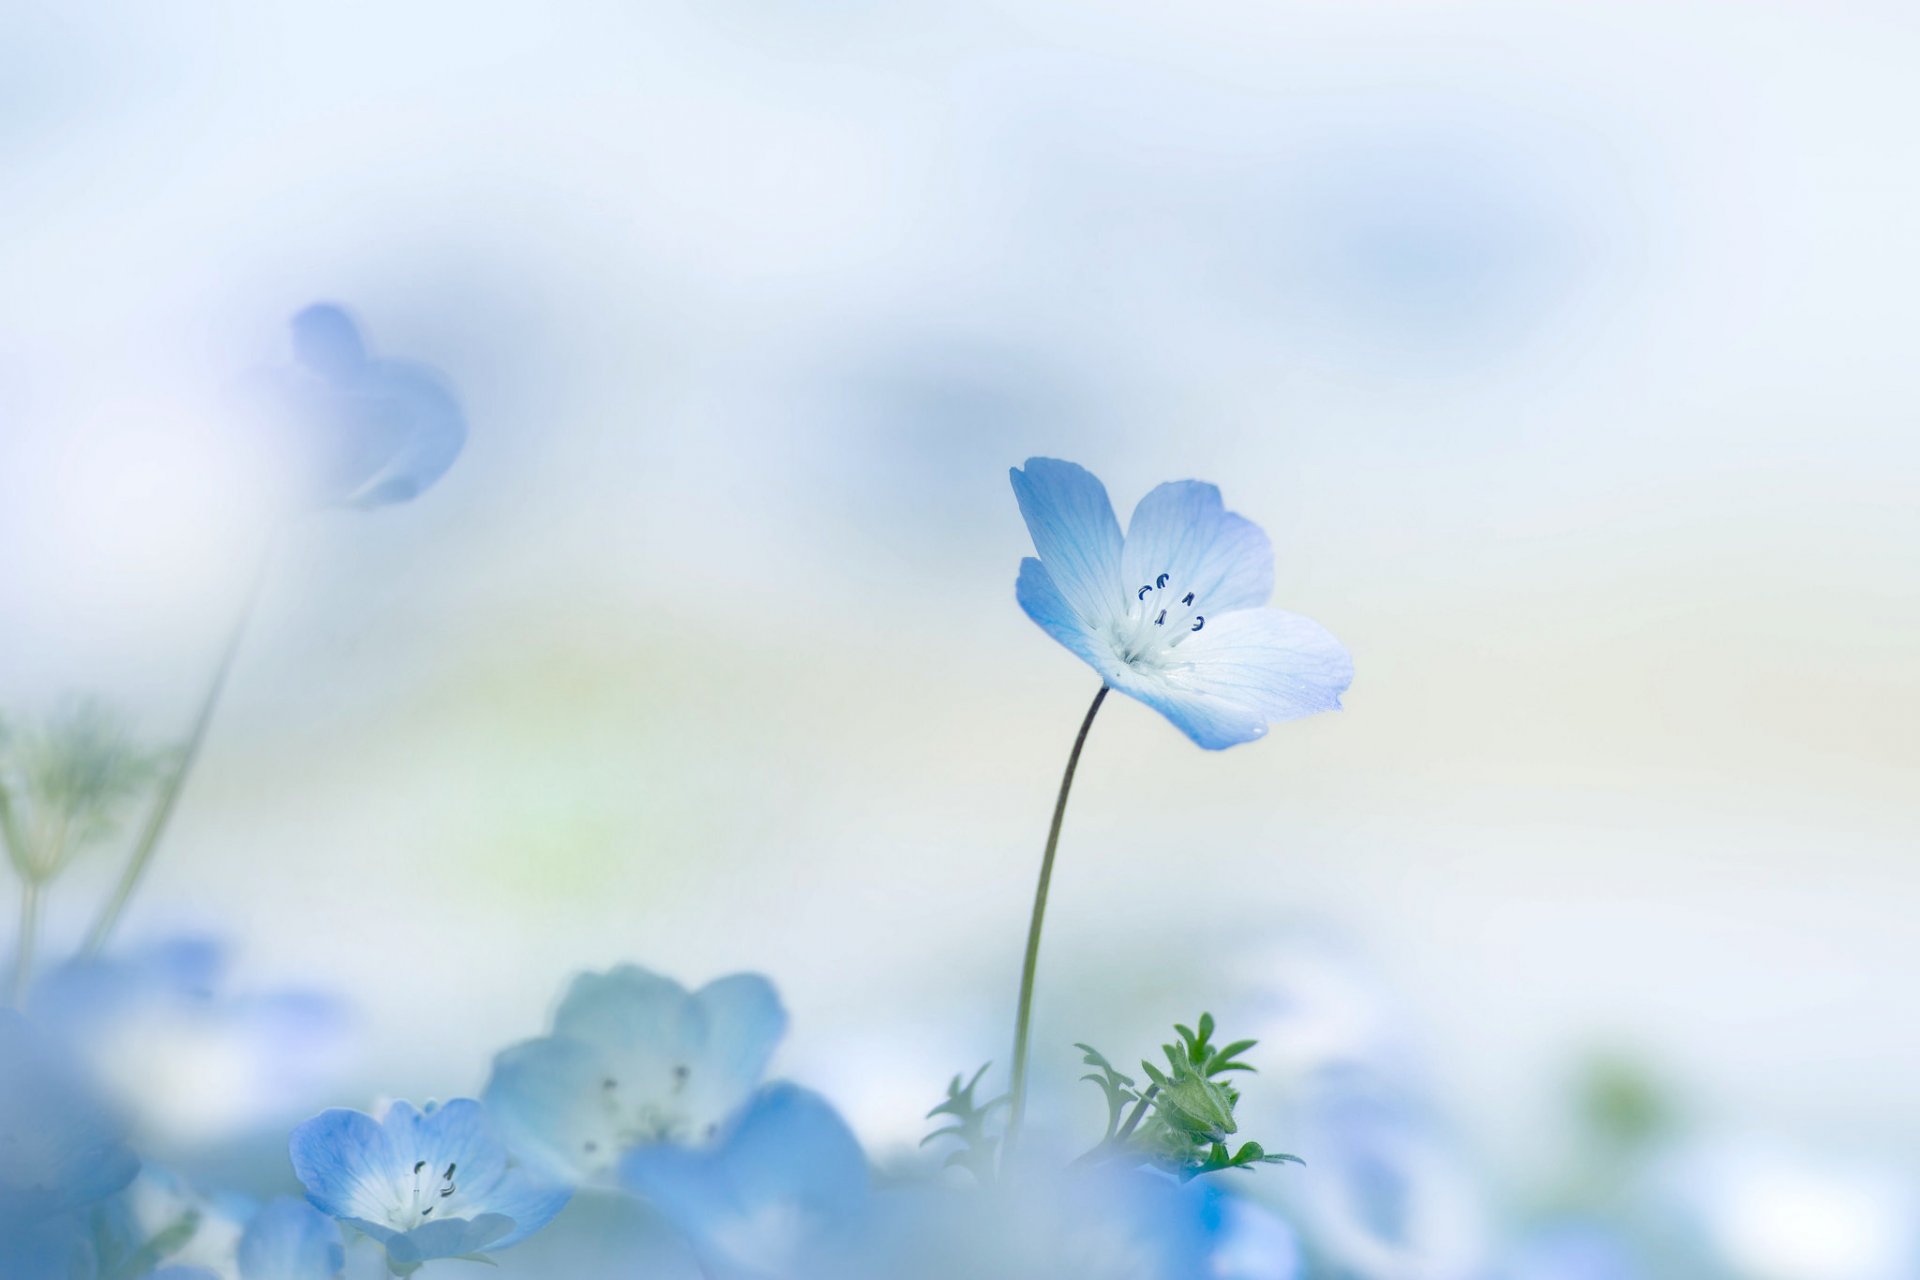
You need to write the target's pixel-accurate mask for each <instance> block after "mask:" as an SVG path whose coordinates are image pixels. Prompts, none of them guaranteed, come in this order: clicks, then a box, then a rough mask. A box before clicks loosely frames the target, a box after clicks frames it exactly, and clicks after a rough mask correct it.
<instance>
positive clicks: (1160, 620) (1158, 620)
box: [1153, 609, 1167, 627]
mask: <svg viewBox="0 0 1920 1280" xmlns="http://www.w3.org/2000/svg"><path fill="white" fill-rule="evenodd" d="M1166 620H1167V611H1166V610H1165V609H1162V610H1161V611H1160V616H1159V617H1157V618H1155V619H1154V620H1153V625H1154V626H1156V627H1157V626H1161V625H1162V624H1164V623H1165V622H1166Z"/></svg>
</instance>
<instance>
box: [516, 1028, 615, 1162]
mask: <svg viewBox="0 0 1920 1280" xmlns="http://www.w3.org/2000/svg"><path fill="white" fill-rule="evenodd" d="M606 1075H607V1072H606V1068H605V1066H604V1065H603V1056H602V1051H601V1050H599V1049H596V1048H594V1047H593V1046H592V1045H588V1044H583V1043H581V1042H580V1041H578V1040H573V1039H569V1038H567V1037H564V1036H549V1037H547V1038H546V1039H543V1040H529V1041H527V1042H526V1043H524V1044H517V1045H514V1046H512V1047H511V1048H508V1049H503V1050H501V1051H500V1053H499V1054H498V1055H497V1056H496V1057H495V1058H494V1060H493V1075H492V1077H491V1078H490V1079H488V1081H487V1088H486V1093H485V1095H484V1101H485V1102H486V1106H487V1110H488V1111H489V1112H491V1113H492V1114H493V1118H494V1122H495V1123H496V1124H497V1125H498V1126H499V1127H500V1132H501V1135H502V1136H503V1137H504V1138H505V1139H506V1142H507V1146H508V1148H509V1149H510V1150H511V1151H512V1152H513V1153H514V1154H515V1155H516V1156H518V1157H519V1158H520V1159H522V1160H524V1161H526V1162H527V1163H529V1164H530V1165H532V1166H534V1167H535V1168H537V1169H539V1170H540V1172H541V1173H542V1174H544V1175H546V1176H548V1177H551V1178H564V1179H575V1180H577V1179H582V1178H588V1177H591V1176H593V1175H594V1174H595V1173H598V1172H602V1171H604V1170H605V1169H607V1168H610V1167H612V1162H613V1159H614V1157H615V1156H617V1155H618V1154H619V1153H618V1152H617V1151H615V1150H614V1149H613V1147H614V1141H615V1139H614V1137H613V1124H612V1121H611V1119H610V1117H609V1115H608V1111H607V1106H606V1100H605V1099H604V1098H603V1097H602V1096H601V1090H602V1081H603V1080H605V1079H606Z"/></svg>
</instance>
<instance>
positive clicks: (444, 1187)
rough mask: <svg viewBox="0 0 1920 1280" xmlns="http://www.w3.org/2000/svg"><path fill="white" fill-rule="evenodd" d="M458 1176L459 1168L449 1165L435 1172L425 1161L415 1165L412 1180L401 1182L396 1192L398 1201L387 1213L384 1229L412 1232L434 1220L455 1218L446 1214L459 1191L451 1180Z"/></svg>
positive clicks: (407, 1179)
mask: <svg viewBox="0 0 1920 1280" xmlns="http://www.w3.org/2000/svg"><path fill="white" fill-rule="evenodd" d="M458 1172H459V1166H458V1165H457V1164H454V1163H452V1162H451V1161H449V1162H448V1164H447V1167H446V1168H444V1169H435V1168H434V1167H433V1166H432V1165H430V1164H428V1163H427V1162H426V1161H425V1160H416V1161H414V1162H413V1171H412V1176H411V1178H406V1179H402V1180H401V1182H400V1185H399V1186H398V1187H396V1188H395V1190H396V1191H397V1192H398V1197H397V1199H396V1200H395V1202H394V1205H393V1207H392V1208H390V1209H388V1210H387V1225H388V1226H390V1227H392V1228H393V1229H394V1230H395V1231H411V1230H413V1229H414V1228H415V1227H417V1226H420V1225H422V1224H424V1223H427V1222H431V1221H432V1220H433V1219H434V1218H435V1217H441V1218H451V1217H457V1216H458V1215H457V1214H455V1213H452V1212H449V1210H448V1205H447V1202H448V1201H449V1200H451V1199H452V1198H453V1194H454V1193H455V1192H456V1191H458V1190H459V1189H460V1187H459V1184H457V1183H456V1182H454V1180H453V1177H454V1174H456V1173H458Z"/></svg>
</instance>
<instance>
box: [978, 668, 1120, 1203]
mask: <svg viewBox="0 0 1920 1280" xmlns="http://www.w3.org/2000/svg"><path fill="white" fill-rule="evenodd" d="M1109 692H1110V690H1109V689H1108V688H1107V686H1106V685H1104V684H1103V685H1101V686H1100V692H1098V693H1096V694H1094V695H1093V705H1092V706H1090V707H1088V708H1087V718H1086V719H1084V720H1082V721H1081V722H1080V732H1079V734H1078V735H1077V736H1076V737H1075V738H1074V740H1073V750H1072V751H1071V752H1070V753H1069V754H1068V755H1067V770H1066V773H1065V774H1063V775H1062V776H1061V778H1060V795H1059V798H1058V799H1056V800H1055V801H1054V802H1053V825H1052V826H1051V827H1049V828H1048V829H1047V851H1046V852H1045V853H1044V854H1042V855H1041V857H1040V883H1039V884H1038V885H1037V886H1036V887H1035V889H1034V891H1033V920H1032V922H1031V923H1030V924H1028V926H1027V957H1026V961H1025V963H1024V964H1023V965H1022V966H1021V969H1020V1008H1019V1011H1018V1012H1017V1013H1016V1014H1015V1015H1014V1020H1013V1083H1012V1085H1011V1086H1010V1088H1009V1089H1008V1095H1007V1096H1008V1106H1007V1136H1006V1138H1005V1140H1004V1142H1003V1143H1002V1146H1001V1167H1002V1168H1005V1167H1006V1164H1007V1162H1008V1161H1009V1160H1011V1158H1012V1156H1013V1149H1014V1144H1015V1143H1016V1142H1017V1141H1018V1140H1019V1138H1020V1124H1021V1121H1023V1120H1024V1119H1025V1118H1026V1114H1027V1039H1028V1036H1029V1034H1030V1033H1031V1031H1032V1024H1033V976H1034V972H1035V970H1037V969H1038V968H1039V966H1040V930H1041V926H1043V925H1044V924H1045V923H1046V920H1047V889H1048V887H1049V886H1050V885H1051V884H1052V883H1053V855H1054V853H1055V852H1056V851H1057V850H1058V849H1059V847H1060V824H1061V823H1062V822H1063V821H1064V820H1065V819H1066V816H1067V795H1068V793H1069V792H1071V791H1072V790H1073V772H1074V770H1075V769H1077V768H1079V767H1080V749H1081V748H1082V747H1084V746H1086V745H1087V731H1088V730H1089V729H1091V728H1093V718H1094V716H1096V715H1098V714H1099V712H1100V704H1101V703H1103V702H1105V701H1106V700H1107V694H1108V693H1109Z"/></svg>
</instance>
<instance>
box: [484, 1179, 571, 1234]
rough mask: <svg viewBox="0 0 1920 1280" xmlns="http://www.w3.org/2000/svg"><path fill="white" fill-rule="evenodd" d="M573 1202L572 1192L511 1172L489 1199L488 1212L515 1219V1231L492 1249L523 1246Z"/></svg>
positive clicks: (495, 1188) (494, 1189)
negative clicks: (531, 1236) (512, 1245)
mask: <svg viewBox="0 0 1920 1280" xmlns="http://www.w3.org/2000/svg"><path fill="white" fill-rule="evenodd" d="M572 1198H573V1192H572V1191H571V1190H570V1189H569V1188H566V1187H559V1186H555V1185H553V1184H552V1183H550V1182H541V1181H538V1180H536V1179H533V1178H529V1177H527V1176H526V1175H525V1174H524V1173H522V1172H521V1171H520V1170H518V1169H515V1170H512V1171H510V1172H509V1173H508V1174H507V1176H506V1177H504V1178H502V1179H501V1180H500V1182H499V1183H498V1184H497V1185H496V1186H495V1187H494V1188H493V1191H492V1192H491V1194H489V1195H488V1196H487V1212H488V1214H502V1215H504V1216H506V1217H508V1218H511V1219H513V1230H511V1231H509V1232H507V1233H506V1234H505V1235H503V1236H501V1237H500V1238H499V1239H497V1240H495V1241H494V1242H493V1243H492V1244H491V1246H489V1247H491V1248H494V1249H504V1248H506V1247H507V1246H508V1245H510V1244H519V1243H520V1242H521V1241H522V1240H525V1239H526V1238H527V1237H528V1236H530V1235H532V1234H533V1233H534V1232H536V1231H538V1230H539V1229H540V1228H542V1227H544V1226H546V1225H547V1224H548V1223H549V1222H552V1221H553V1219H554V1215H555V1214H557V1213H559V1212H560V1211H561V1210H562V1209H564V1208H566V1207H567V1201H569V1200H571V1199H572ZM483 1216H485V1215H483Z"/></svg>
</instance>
